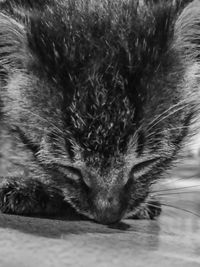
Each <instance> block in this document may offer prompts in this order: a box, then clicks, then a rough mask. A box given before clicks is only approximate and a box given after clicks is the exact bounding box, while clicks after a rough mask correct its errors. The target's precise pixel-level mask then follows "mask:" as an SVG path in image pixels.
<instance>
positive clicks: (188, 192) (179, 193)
mask: <svg viewBox="0 0 200 267" xmlns="http://www.w3.org/2000/svg"><path fill="white" fill-rule="evenodd" d="M193 193H200V191H199V190H197V191H185V192H173V193H167V194H157V195H153V197H165V196H171V195H182V194H193Z"/></svg>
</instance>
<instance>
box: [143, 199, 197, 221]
mask: <svg viewBox="0 0 200 267" xmlns="http://www.w3.org/2000/svg"><path fill="white" fill-rule="evenodd" d="M144 203H146V204H148V206H150V207H154V208H160V207H159V206H158V205H155V204H151V203H148V202H144ZM160 204H161V205H162V206H165V207H169V208H173V209H176V210H180V211H184V212H187V213H190V214H192V215H195V216H197V217H199V218H200V214H198V213H195V212H193V211H191V210H188V209H184V208H180V207H177V206H174V205H171V204H166V203H160Z"/></svg>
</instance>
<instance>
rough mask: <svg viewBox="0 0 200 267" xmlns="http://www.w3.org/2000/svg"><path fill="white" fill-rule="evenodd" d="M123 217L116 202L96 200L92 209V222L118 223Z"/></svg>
mask: <svg viewBox="0 0 200 267" xmlns="http://www.w3.org/2000/svg"><path fill="white" fill-rule="evenodd" d="M123 215H124V212H123V209H122V208H121V205H120V203H119V202H118V201H116V200H106V199H101V200H98V201H97V202H96V203H95V205H94V208H93V216H94V220H95V221H97V222H99V223H102V224H112V223H116V222H119V221H120V220H121V219H122V217H123Z"/></svg>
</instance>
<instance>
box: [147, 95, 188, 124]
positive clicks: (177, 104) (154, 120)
mask: <svg viewBox="0 0 200 267" xmlns="http://www.w3.org/2000/svg"><path fill="white" fill-rule="evenodd" d="M184 103H186V101H185V100H183V101H180V102H178V103H176V104H175V105H173V106H171V107H170V108H168V109H167V110H164V111H163V113H161V114H159V115H158V116H157V117H156V118H155V119H153V120H152V121H151V122H150V123H149V125H148V127H149V126H151V125H152V124H153V123H156V121H157V120H159V119H160V118H162V116H163V115H165V114H166V113H167V112H169V111H171V110H172V109H174V108H176V107H179V106H180V105H182V104H184Z"/></svg>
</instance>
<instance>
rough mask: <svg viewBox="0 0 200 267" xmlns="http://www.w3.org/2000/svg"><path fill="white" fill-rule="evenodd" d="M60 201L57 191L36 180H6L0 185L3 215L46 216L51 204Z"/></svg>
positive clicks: (0, 204) (0, 205)
mask: <svg viewBox="0 0 200 267" xmlns="http://www.w3.org/2000/svg"><path fill="white" fill-rule="evenodd" d="M62 200H63V197H62V195H61V193H60V192H59V190H57V189H55V188H49V187H48V186H46V185H44V184H43V183H41V182H40V181H38V180H21V179H20V180H19V179H8V180H6V181H4V182H3V183H2V184H1V185H0V210H1V211H2V212H3V213H11V214H19V215H34V214H46V213H48V211H50V206H51V204H52V203H54V202H56V203H57V204H58V203H60V202H61V201H62ZM54 204H55V203H54Z"/></svg>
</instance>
